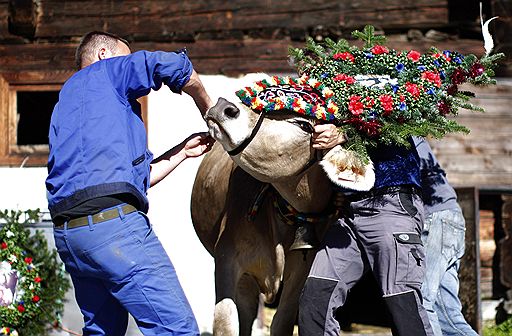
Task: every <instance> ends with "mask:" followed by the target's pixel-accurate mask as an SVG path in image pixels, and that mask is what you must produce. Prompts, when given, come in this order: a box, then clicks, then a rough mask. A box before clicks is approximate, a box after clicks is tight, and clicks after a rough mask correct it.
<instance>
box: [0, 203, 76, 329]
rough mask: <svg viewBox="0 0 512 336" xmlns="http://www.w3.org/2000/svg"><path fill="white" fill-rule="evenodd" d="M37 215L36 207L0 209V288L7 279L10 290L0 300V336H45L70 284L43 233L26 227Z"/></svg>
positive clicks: (58, 316) (54, 323) (57, 317)
mask: <svg viewBox="0 0 512 336" xmlns="http://www.w3.org/2000/svg"><path fill="white" fill-rule="evenodd" d="M39 218H40V213H39V210H27V211H14V210H4V211H2V212H0V289H3V290H4V291H8V290H9V288H6V287H7V286H6V283H7V282H6V281H7V280H9V279H10V283H9V284H10V289H11V292H3V294H4V295H3V296H2V297H3V299H4V300H2V299H0V335H14V336H15V335H30V336H40V335H47V334H48V332H49V330H51V329H52V328H53V327H54V326H56V325H58V324H59V323H60V315H61V312H62V311H63V308H64V302H63V299H64V296H65V293H66V292H67V290H68V289H69V288H70V283H69V280H68V278H67V277H66V275H65V272H64V269H63V265H62V263H61V262H60V261H59V260H58V259H57V253H56V251H55V250H53V249H49V248H48V243H47V240H46V238H45V237H44V235H43V232H42V231H40V230H36V231H35V232H34V233H32V234H31V232H30V230H29V229H28V228H27V227H26V225H27V224H34V223H37V222H39ZM13 279H14V280H13ZM2 281H3V282H2ZM13 284H14V286H13ZM13 291H14V293H13ZM12 294H13V295H12ZM11 295H12V296H11Z"/></svg>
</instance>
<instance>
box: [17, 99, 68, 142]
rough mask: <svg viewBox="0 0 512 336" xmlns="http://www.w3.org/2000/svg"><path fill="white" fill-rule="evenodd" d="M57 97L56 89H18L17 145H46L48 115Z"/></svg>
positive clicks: (50, 113) (49, 115) (48, 125)
mask: <svg viewBox="0 0 512 336" xmlns="http://www.w3.org/2000/svg"><path fill="white" fill-rule="evenodd" d="M58 98H59V92H58V91H18V92H16V103H17V109H18V110H17V113H18V129H17V139H18V141H17V145H18V146H23V145H47V144H48V130H49V128H50V117H51V115H52V111H53V107H54V106H55V104H56V103H57V100H58Z"/></svg>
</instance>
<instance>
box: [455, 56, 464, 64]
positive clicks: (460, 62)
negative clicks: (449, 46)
mask: <svg viewBox="0 0 512 336" xmlns="http://www.w3.org/2000/svg"><path fill="white" fill-rule="evenodd" d="M454 61H455V63H457V64H462V59H461V58H460V57H455V60H454Z"/></svg>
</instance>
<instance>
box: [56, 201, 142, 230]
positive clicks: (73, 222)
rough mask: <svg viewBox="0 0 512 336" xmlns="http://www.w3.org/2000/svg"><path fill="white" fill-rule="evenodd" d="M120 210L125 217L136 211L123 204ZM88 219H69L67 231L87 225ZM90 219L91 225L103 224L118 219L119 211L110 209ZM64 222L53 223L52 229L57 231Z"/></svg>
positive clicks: (84, 217)
mask: <svg viewBox="0 0 512 336" xmlns="http://www.w3.org/2000/svg"><path fill="white" fill-rule="evenodd" d="M121 210H122V211H123V213H124V214H125V215H127V214H129V213H132V212H135V211H137V208H136V207H134V206H133V205H130V204H125V205H123V206H122V207H121ZM88 217H89V216H83V217H77V218H73V219H70V220H69V221H68V225H67V227H68V229H72V228H76V227H80V226H86V225H89V218H88ZM91 217H92V224H98V223H101V222H105V221H108V220H111V219H114V218H118V217H119V210H118V208H112V209H110V210H105V211H101V212H98V213H96V214H94V215H92V216H91ZM65 222H66V221H65V220H58V222H54V227H55V228H57V229H61V228H63V227H64V223H65Z"/></svg>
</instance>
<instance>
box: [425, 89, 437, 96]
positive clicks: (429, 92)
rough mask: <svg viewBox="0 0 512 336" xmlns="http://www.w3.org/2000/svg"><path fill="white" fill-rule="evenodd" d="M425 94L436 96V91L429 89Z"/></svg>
mask: <svg viewBox="0 0 512 336" xmlns="http://www.w3.org/2000/svg"><path fill="white" fill-rule="evenodd" d="M427 93H428V94H429V95H435V94H436V90H435V89H434V88H430V89H429V90H428V91H427Z"/></svg>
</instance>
